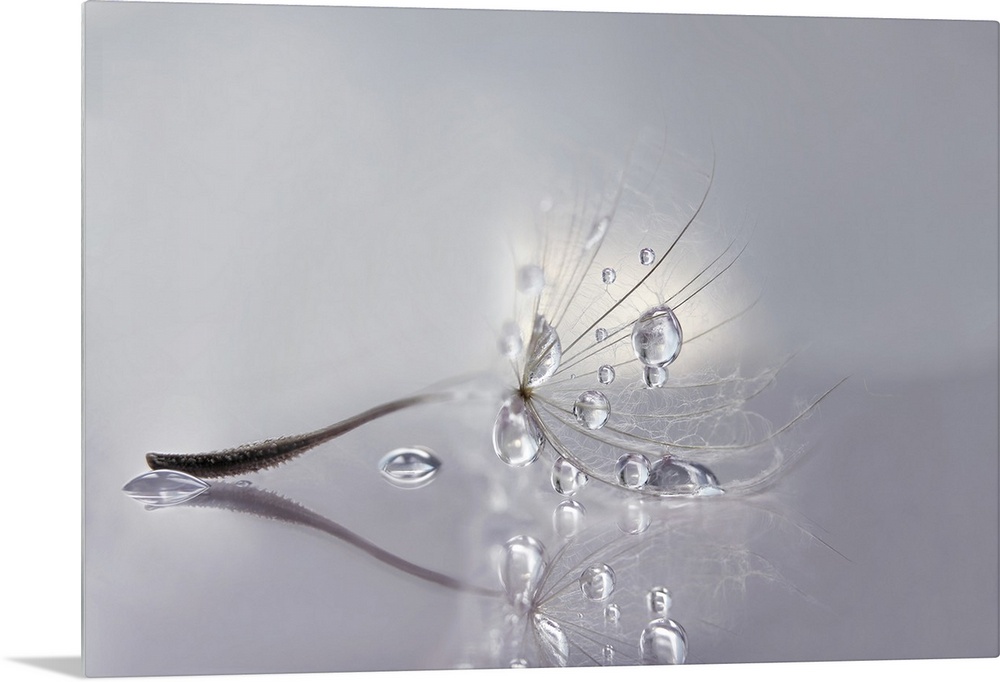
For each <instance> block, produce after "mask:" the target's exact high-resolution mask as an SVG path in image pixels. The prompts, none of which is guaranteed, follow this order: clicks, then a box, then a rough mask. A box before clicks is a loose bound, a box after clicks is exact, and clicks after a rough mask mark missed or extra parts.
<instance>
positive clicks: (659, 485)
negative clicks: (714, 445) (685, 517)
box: [646, 456, 723, 497]
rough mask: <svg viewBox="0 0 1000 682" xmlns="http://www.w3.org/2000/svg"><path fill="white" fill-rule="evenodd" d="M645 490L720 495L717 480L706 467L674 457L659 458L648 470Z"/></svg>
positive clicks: (671, 493) (703, 495) (695, 494)
mask: <svg viewBox="0 0 1000 682" xmlns="http://www.w3.org/2000/svg"><path fill="white" fill-rule="evenodd" d="M646 489H647V490H656V491H657V492H661V493H664V494H666V495H690V496H698V497H708V496H710V495H721V494H722V492H723V491H722V488H720V487H719V480H718V479H717V478H716V477H715V474H713V473H712V472H711V471H710V470H709V469H708V468H707V467H705V466H704V465H701V464H695V463H693V462H685V461H684V460H681V459H676V458H674V457H670V456H667V457H663V458H661V459H659V460H658V461H657V462H656V463H655V464H654V465H653V466H652V467H651V468H650V470H649V480H647V481H646Z"/></svg>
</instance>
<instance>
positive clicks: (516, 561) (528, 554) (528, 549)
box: [500, 535, 545, 614]
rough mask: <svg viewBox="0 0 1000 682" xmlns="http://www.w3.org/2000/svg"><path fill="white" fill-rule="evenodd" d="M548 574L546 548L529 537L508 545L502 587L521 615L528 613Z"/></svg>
mask: <svg viewBox="0 0 1000 682" xmlns="http://www.w3.org/2000/svg"><path fill="white" fill-rule="evenodd" d="M543 573H545V547H543V546H542V543H540V542H539V541H538V540H536V539H535V538H533V537H530V536H528V535H518V536H517V537H513V538H511V539H510V540H508V541H507V543H506V544H505V545H504V547H503V551H502V552H501V554H500V585H501V586H502V587H503V591H504V594H505V595H506V596H507V602H508V603H509V604H510V605H511V606H513V607H514V608H515V609H517V611H518V612H519V613H522V614H524V613H527V612H528V610H529V609H530V608H531V602H532V600H533V599H534V598H535V592H536V591H537V590H538V587H539V582H540V581H541V579H542V574H543Z"/></svg>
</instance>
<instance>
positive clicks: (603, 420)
mask: <svg viewBox="0 0 1000 682" xmlns="http://www.w3.org/2000/svg"><path fill="white" fill-rule="evenodd" d="M573 414H574V416H576V421H577V423H578V424H580V425H581V426H583V427H584V428H587V429H590V430H591V431H595V430H597V429H599V428H601V427H602V426H604V425H605V424H607V423H608V417H610V416H611V405H610V404H609V403H608V398H607V396H605V395H604V394H603V393H601V392H600V391H584V392H583V393H581V394H580V395H579V396H578V397H577V399H576V403H574V404H573Z"/></svg>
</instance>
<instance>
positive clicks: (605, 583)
mask: <svg viewBox="0 0 1000 682" xmlns="http://www.w3.org/2000/svg"><path fill="white" fill-rule="evenodd" d="M580 590H581V591H582V592H583V596H584V597H586V598H587V599H590V600H591V601H604V600H605V599H607V598H608V597H610V596H611V593H612V592H614V591H615V572H614V570H613V569H612V568H611V567H610V566H608V565H607V564H594V565H593V566H588V567H587V568H585V569H583V573H581V574H580Z"/></svg>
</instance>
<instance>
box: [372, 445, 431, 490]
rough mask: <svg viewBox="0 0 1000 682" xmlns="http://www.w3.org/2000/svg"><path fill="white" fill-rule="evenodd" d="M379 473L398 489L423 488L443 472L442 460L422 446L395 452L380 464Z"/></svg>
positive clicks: (400, 449) (384, 458)
mask: <svg viewBox="0 0 1000 682" xmlns="http://www.w3.org/2000/svg"><path fill="white" fill-rule="evenodd" d="M378 470H379V473H381V474H382V477H383V478H385V480H387V481H389V483H392V484H393V485H394V486H396V487H397V488H422V487H423V486H425V485H427V484H428V483H430V482H431V481H432V480H433V479H434V477H435V476H437V473H438V471H440V470H441V460H440V459H438V458H437V456H436V455H435V454H434V453H433V452H431V451H430V450H429V449H427V448H425V447H420V446H413V447H409V448H399V449H397V450H393V451H392V452H390V453H389V454H387V455H386V456H385V457H383V458H382V459H381V460H380V461H379V463H378Z"/></svg>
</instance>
